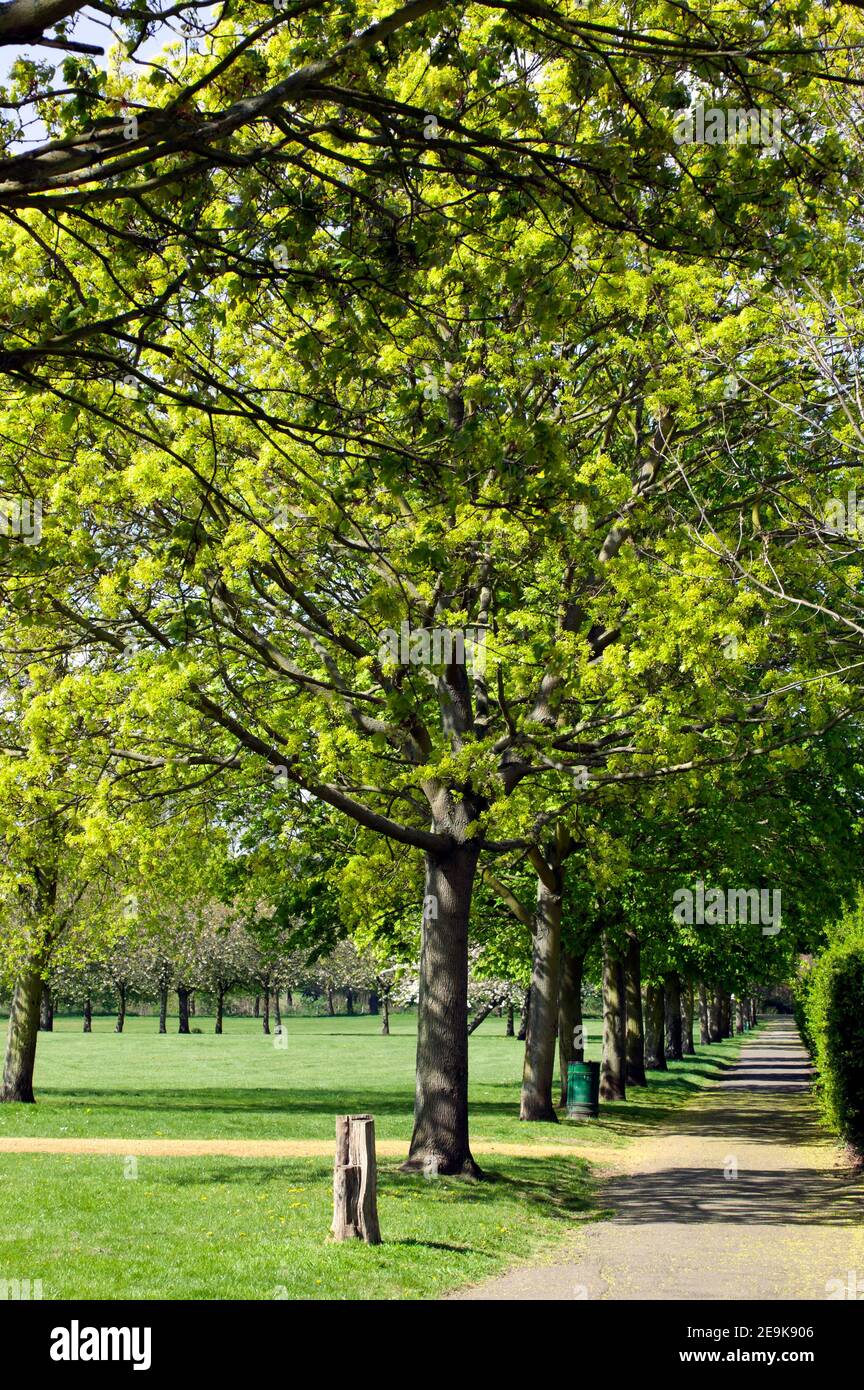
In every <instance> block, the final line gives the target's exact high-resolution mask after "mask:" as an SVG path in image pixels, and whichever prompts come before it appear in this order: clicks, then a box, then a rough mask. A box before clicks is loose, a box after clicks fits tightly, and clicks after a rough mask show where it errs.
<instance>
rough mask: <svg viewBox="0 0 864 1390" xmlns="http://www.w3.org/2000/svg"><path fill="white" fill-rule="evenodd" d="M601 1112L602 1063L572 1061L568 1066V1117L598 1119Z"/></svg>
mask: <svg viewBox="0 0 864 1390" xmlns="http://www.w3.org/2000/svg"><path fill="white" fill-rule="evenodd" d="M599 1114H600V1063H599V1062H571V1063H570V1065H569V1067H568V1068H567V1118H568V1119H570V1120H596V1119H597V1116H598V1115H599Z"/></svg>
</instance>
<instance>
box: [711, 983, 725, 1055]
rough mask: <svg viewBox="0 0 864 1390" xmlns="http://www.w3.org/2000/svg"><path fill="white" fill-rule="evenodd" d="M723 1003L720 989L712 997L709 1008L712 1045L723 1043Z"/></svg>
mask: <svg viewBox="0 0 864 1390" xmlns="http://www.w3.org/2000/svg"><path fill="white" fill-rule="evenodd" d="M722 1014H723V1001H722V999H721V996H720V991H719V989H715V990H714V991H713V993H712V995H711V999H710V1002H709V1006H708V1030H709V1032H710V1034H711V1041H712V1043H719V1042H722V1041H723V1019H722Z"/></svg>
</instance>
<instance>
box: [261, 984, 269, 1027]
mask: <svg viewBox="0 0 864 1390" xmlns="http://www.w3.org/2000/svg"><path fill="white" fill-rule="evenodd" d="M261 1026H262V1028H263V1029H264V1032H265V1033H266V1034H267V1035H268V1036H269V1034H270V990H269V988H267V989H265V991H264V1010H263V1012H262V1014H261Z"/></svg>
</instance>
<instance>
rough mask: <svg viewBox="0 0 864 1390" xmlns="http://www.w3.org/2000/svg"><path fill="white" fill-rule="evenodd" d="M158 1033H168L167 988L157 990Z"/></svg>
mask: <svg viewBox="0 0 864 1390" xmlns="http://www.w3.org/2000/svg"><path fill="white" fill-rule="evenodd" d="M159 1032H160V1033H167V1032H168V986H167V985H162V986H161V987H160V989H159Z"/></svg>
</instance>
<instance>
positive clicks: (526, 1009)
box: [516, 985, 531, 1042]
mask: <svg viewBox="0 0 864 1390" xmlns="http://www.w3.org/2000/svg"><path fill="white" fill-rule="evenodd" d="M530 1012H531V986H530V985H529V986H528V988H527V989H526V991H525V998H524V999H523V1000H522V1009H521V1012H520V1014H519V1032H518V1033H517V1034H516V1037H517V1040H518V1041H519V1042H524V1041H525V1039H526V1037H527V1035H528V1015H529V1013H530Z"/></svg>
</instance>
